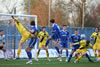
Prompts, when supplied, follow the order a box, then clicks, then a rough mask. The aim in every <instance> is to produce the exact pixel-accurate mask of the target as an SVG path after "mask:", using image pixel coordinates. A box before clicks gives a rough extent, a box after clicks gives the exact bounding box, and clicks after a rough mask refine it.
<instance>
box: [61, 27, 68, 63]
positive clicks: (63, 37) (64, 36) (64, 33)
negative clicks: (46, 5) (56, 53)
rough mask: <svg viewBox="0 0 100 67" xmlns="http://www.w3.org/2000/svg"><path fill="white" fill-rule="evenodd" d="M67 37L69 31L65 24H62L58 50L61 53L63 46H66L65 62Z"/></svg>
mask: <svg viewBox="0 0 100 67" xmlns="http://www.w3.org/2000/svg"><path fill="white" fill-rule="evenodd" d="M68 39H69V32H68V31H67V30H66V25H63V30H61V31H60V41H61V44H60V46H61V48H60V51H61V54H62V50H63V48H66V60H65V61H66V62H67V60H68ZM61 61H62V60H61Z"/></svg>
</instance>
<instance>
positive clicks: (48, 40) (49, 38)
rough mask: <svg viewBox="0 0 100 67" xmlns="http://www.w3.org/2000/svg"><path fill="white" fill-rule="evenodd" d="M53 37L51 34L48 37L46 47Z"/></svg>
mask: <svg viewBox="0 0 100 67" xmlns="http://www.w3.org/2000/svg"><path fill="white" fill-rule="evenodd" d="M51 39H52V37H51V36H50V37H48V39H47V42H46V44H45V47H47V46H48V44H49V42H50V40H51Z"/></svg>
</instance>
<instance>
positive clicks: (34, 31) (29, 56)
mask: <svg viewBox="0 0 100 67" xmlns="http://www.w3.org/2000/svg"><path fill="white" fill-rule="evenodd" d="M30 25H31V29H29V28H28V27H26V29H27V30H28V31H29V32H31V33H32V34H33V35H35V34H36V33H37V30H36V27H35V21H31V23H30ZM36 42H37V37H35V38H33V37H32V38H31V40H30V42H29V45H28V46H27V48H26V49H25V50H26V53H27V55H28V58H29V61H28V62H26V64H32V53H31V50H32V48H33V47H34V45H35V44H36Z"/></svg>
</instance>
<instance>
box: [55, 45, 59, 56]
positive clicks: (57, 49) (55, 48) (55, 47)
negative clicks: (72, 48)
mask: <svg viewBox="0 0 100 67" xmlns="http://www.w3.org/2000/svg"><path fill="white" fill-rule="evenodd" d="M55 49H56V50H57V52H58V54H60V51H59V48H58V47H57V46H56V47H55Z"/></svg>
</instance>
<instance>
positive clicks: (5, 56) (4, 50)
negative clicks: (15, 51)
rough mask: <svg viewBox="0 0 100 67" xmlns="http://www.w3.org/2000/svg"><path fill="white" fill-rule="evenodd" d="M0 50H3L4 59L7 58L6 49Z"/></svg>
mask: <svg viewBox="0 0 100 67" xmlns="http://www.w3.org/2000/svg"><path fill="white" fill-rule="evenodd" d="M1 50H2V51H3V52H4V59H7V54H6V49H5V48H2V49H1Z"/></svg>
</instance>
